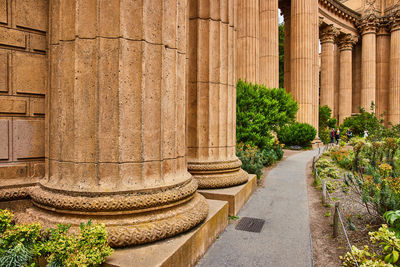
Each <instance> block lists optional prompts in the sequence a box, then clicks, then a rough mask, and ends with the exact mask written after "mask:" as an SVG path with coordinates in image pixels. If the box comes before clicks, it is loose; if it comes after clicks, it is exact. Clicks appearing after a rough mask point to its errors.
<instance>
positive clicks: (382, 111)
mask: <svg viewBox="0 0 400 267" xmlns="http://www.w3.org/2000/svg"><path fill="white" fill-rule="evenodd" d="M397 48H398V49H400V47H397ZM389 52H390V33H389V32H388V30H387V28H386V26H385V25H382V26H381V27H380V28H379V30H378V32H377V34H376V111H375V112H376V115H377V116H378V117H379V118H381V115H383V119H384V121H385V123H387V112H388V101H389V98H388V93H389V81H390V68H389V67H390V64H389V60H390V56H389Z"/></svg>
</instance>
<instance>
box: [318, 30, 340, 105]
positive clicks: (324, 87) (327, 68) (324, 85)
mask: <svg viewBox="0 0 400 267" xmlns="http://www.w3.org/2000/svg"><path fill="white" fill-rule="evenodd" d="M338 33H339V31H338V30H337V29H336V28H335V27H333V26H331V25H328V26H326V27H325V28H323V29H322V30H321V31H320V41H321V93H320V105H321V106H325V105H326V106H328V107H330V108H331V109H332V111H334V109H335V87H334V79H335V68H334V59H335V58H334V55H335V54H334V49H335V45H334V42H335V38H336V36H337V35H338Z"/></svg>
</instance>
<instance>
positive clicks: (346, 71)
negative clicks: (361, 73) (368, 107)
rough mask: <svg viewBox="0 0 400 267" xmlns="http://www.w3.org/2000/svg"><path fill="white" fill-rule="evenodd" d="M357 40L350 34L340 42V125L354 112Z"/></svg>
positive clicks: (340, 39)
mask: <svg viewBox="0 0 400 267" xmlns="http://www.w3.org/2000/svg"><path fill="white" fill-rule="evenodd" d="M356 42H357V39H356V38H355V37H353V36H352V35H350V34H346V35H344V36H341V37H340V38H339V41H338V46H339V50H340V60H339V64H340V74H339V124H342V123H343V121H344V119H345V118H347V117H350V116H351V112H352V100H351V98H352V49H353V46H354V44H355V43H356Z"/></svg>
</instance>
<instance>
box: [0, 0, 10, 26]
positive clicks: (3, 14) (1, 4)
mask: <svg viewBox="0 0 400 267" xmlns="http://www.w3.org/2000/svg"><path fill="white" fill-rule="evenodd" d="M7 5H8V3H7V0H0V23H4V24H7V22H8V18H7V17H8V16H7V15H8V14H7V10H8V8H7Z"/></svg>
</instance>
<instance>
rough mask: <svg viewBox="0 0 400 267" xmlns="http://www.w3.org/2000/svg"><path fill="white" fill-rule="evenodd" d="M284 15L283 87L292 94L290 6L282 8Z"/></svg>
mask: <svg viewBox="0 0 400 267" xmlns="http://www.w3.org/2000/svg"><path fill="white" fill-rule="evenodd" d="M281 10H282V14H283V17H284V22H285V39H284V44H283V53H284V58H283V64H284V66H283V70H284V74H283V75H284V76H283V87H284V88H285V90H286V92H288V93H289V92H290V80H291V77H290V28H291V23H290V21H291V19H290V16H291V14H290V13H291V12H290V10H291V8H290V5H284V6H282V7H281Z"/></svg>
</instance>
